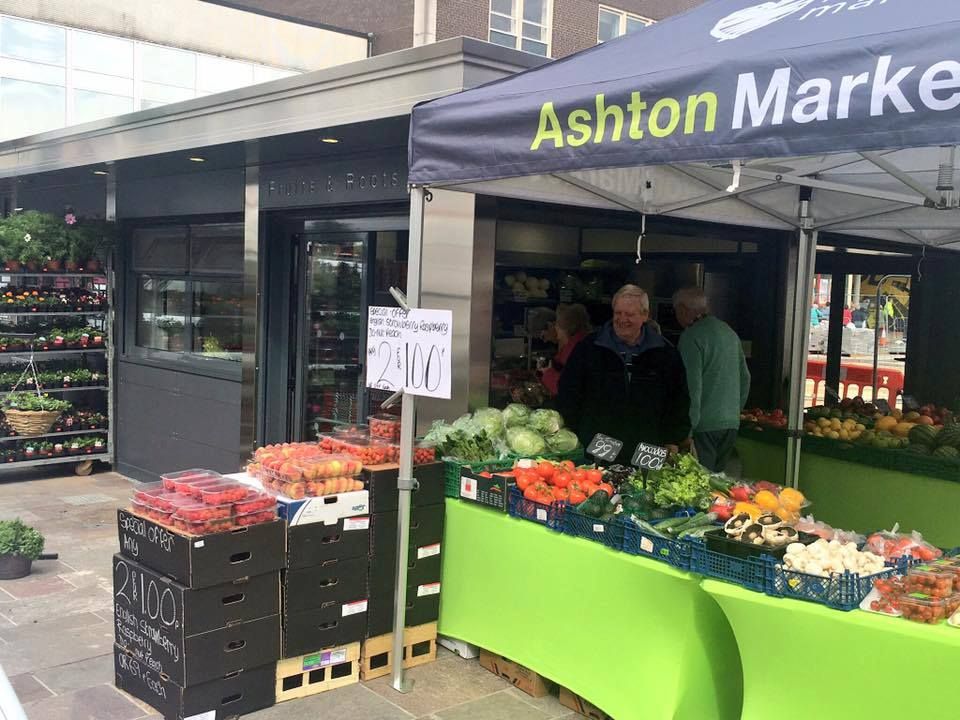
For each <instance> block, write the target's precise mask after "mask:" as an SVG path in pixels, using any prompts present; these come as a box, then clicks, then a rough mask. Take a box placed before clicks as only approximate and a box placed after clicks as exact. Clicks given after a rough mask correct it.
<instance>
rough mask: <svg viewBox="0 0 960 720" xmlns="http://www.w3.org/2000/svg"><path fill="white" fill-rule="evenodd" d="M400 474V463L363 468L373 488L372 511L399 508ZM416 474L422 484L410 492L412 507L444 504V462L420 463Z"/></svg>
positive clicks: (368, 484) (368, 483)
mask: <svg viewBox="0 0 960 720" xmlns="http://www.w3.org/2000/svg"><path fill="white" fill-rule="evenodd" d="M399 476H400V466H399V465H395V464H394V465H375V466H373V467H368V468H364V471H363V477H364V479H365V482H366V484H367V489H368V490H369V491H370V512H375V513H383V512H396V511H397V500H398V496H397V492H398V491H397V481H398V479H399ZM413 476H414V478H415V479H416V480H417V482H418V483H419V484H420V487H419V488H418V489H416V490H414V491H413V492H412V493H411V499H410V503H411V505H412V506H413V507H425V506H427V505H441V504H443V501H444V494H443V493H444V489H443V488H444V477H443V463H442V462H434V463H427V464H425V465H417V466H416V467H415V468H414V469H413Z"/></svg>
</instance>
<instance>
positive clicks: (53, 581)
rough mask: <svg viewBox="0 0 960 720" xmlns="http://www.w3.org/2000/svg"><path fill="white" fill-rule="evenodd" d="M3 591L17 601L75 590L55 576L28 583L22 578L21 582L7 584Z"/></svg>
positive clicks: (14, 581)
mask: <svg viewBox="0 0 960 720" xmlns="http://www.w3.org/2000/svg"><path fill="white" fill-rule="evenodd" d="M3 589H4V590H6V591H7V592H8V593H10V594H11V595H13V597H14V598H16V599H17V600H23V599H25V598H35V597H40V596H41V595H52V594H54V593H65V592H69V591H70V590H76V588H75V587H74V586H73V585H71V584H70V583H68V582H67V581H66V580H64V579H63V578H60V577H57V576H55V575H54V576H53V577H44V578H36V579H32V580H30V581H27V578H24V581H23V582H19V581H17V580H12V581H9V582H7V583H6V584H5V585H4V588H3Z"/></svg>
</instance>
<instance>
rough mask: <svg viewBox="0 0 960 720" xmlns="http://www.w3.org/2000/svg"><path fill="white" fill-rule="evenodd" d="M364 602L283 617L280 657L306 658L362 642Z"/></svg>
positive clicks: (364, 614)
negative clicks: (341, 646)
mask: <svg viewBox="0 0 960 720" xmlns="http://www.w3.org/2000/svg"><path fill="white" fill-rule="evenodd" d="M367 606H368V602H367V598H366V596H363V597H360V598H355V599H353V600H351V601H349V602H334V603H329V604H328V605H326V606H324V607H320V608H313V609H311V610H303V611H300V612H292V613H286V614H285V615H284V618H283V657H285V658H292V657H296V656H297V655H307V654H308V653H313V652H316V651H317V650H320V649H321V648H328V647H333V646H335V645H349V644H350V643H354V642H360V641H361V640H363V633H364V630H365V629H366V626H367Z"/></svg>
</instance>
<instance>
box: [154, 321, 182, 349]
mask: <svg viewBox="0 0 960 720" xmlns="http://www.w3.org/2000/svg"><path fill="white" fill-rule="evenodd" d="M156 325H157V328H158V329H159V330H160V331H161V332H162V333H164V335H166V336H167V350H172V351H174V352H179V351H181V350H183V321H182V320H180V319H178V318H175V317H172V316H170V315H162V316H160V317H158V318H157V320H156Z"/></svg>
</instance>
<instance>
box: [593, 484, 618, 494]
mask: <svg viewBox="0 0 960 720" xmlns="http://www.w3.org/2000/svg"><path fill="white" fill-rule="evenodd" d="M597 489H598V490H606V491H607V495H609V496H610V497H613V495H614V492H613V485H611V484H610V483H605V482H602V483H600V484H599V485H597Z"/></svg>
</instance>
